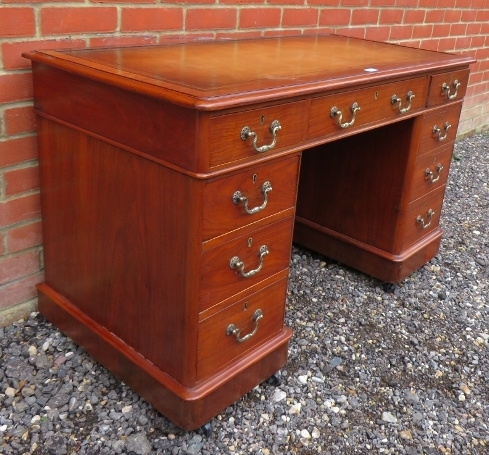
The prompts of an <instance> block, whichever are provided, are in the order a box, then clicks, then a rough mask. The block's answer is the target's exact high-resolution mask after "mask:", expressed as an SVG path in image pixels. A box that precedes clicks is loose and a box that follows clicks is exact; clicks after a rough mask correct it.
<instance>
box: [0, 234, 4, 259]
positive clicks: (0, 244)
mask: <svg viewBox="0 0 489 455" xmlns="http://www.w3.org/2000/svg"><path fill="white" fill-rule="evenodd" d="M3 239H4V237H3V234H2V233H1V232H0V256H2V255H3V253H4V249H3Z"/></svg>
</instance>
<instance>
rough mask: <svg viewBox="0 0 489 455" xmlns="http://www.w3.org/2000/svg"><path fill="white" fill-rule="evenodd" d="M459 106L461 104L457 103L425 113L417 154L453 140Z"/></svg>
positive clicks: (455, 134)
mask: <svg viewBox="0 0 489 455" xmlns="http://www.w3.org/2000/svg"><path fill="white" fill-rule="evenodd" d="M461 108H462V104H461V103H458V104H456V105H455V106H452V107H444V108H440V109H437V110H436V111H435V112H433V113H431V114H426V115H425V117H424V121H423V127H422V130H421V137H420V144H419V149H418V155H422V154H423V153H427V152H430V151H431V150H433V149H435V148H437V147H441V146H442V145H445V144H447V143H451V142H453V141H454V140H455V138H456V137H457V127H458V120H459V117H460V110H461Z"/></svg>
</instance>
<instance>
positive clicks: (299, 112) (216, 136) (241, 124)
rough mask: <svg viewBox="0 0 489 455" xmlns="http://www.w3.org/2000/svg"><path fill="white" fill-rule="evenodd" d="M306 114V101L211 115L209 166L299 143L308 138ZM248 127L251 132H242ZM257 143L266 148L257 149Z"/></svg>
mask: <svg viewBox="0 0 489 455" xmlns="http://www.w3.org/2000/svg"><path fill="white" fill-rule="evenodd" d="M306 118H307V102H306V101H297V102H294V103H286V104H280V105H277V106H268V107H263V108H260V109H254V110H249V111H244V112H237V113H233V114H227V115H219V116H216V117H212V118H211V120H210V131H209V137H210V152H209V155H210V162H209V166H210V167H211V168H212V167H216V166H219V165H222V164H226V163H231V162H233V161H239V160H243V159H246V158H255V157H257V156H260V155H261V154H263V153H267V154H270V153H275V152H277V151H280V150H284V149H286V148H290V147H293V146H296V145H299V144H300V143H301V142H302V141H304V139H305V133H306ZM275 122H278V123H275ZM278 125H279V128H278ZM246 127H247V128H248V134H245V133H244V132H243V129H244V128H246ZM272 130H274V132H273V131H272ZM242 132H243V134H242ZM254 135H256V144H255V145H254ZM272 145H273V146H272ZM255 147H256V149H258V150H260V148H262V149H263V151H257V150H256V149H255ZM267 149H268V150H267Z"/></svg>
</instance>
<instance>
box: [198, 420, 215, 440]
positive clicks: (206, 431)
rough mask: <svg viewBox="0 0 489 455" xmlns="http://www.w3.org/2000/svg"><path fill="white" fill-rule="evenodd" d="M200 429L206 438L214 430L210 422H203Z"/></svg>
mask: <svg viewBox="0 0 489 455" xmlns="http://www.w3.org/2000/svg"><path fill="white" fill-rule="evenodd" d="M200 429H201V430H202V433H204V435H205V437H206V438H209V437H210V436H211V434H212V432H213V431H214V429H213V428H212V422H207V423H204V425H202V426H201V427H200Z"/></svg>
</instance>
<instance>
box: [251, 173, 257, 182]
mask: <svg viewBox="0 0 489 455" xmlns="http://www.w3.org/2000/svg"><path fill="white" fill-rule="evenodd" d="M257 178H258V174H253V177H252V180H253V183H256V179H257Z"/></svg>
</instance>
